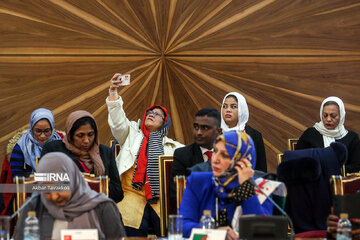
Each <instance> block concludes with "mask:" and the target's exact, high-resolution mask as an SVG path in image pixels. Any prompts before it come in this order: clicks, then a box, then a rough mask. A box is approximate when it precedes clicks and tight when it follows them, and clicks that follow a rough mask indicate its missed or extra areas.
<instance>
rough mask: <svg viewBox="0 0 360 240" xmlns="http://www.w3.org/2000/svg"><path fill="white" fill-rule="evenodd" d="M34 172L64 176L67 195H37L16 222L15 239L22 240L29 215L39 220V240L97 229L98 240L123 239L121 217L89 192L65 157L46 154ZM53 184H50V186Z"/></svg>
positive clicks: (108, 202)
mask: <svg viewBox="0 0 360 240" xmlns="http://www.w3.org/2000/svg"><path fill="white" fill-rule="evenodd" d="M37 172H40V173H62V174H63V173H66V174H67V175H68V177H69V180H70V181H69V187H70V191H66V192H41V193H40V194H38V193H34V194H36V196H33V197H32V198H31V199H30V200H29V201H31V202H30V203H29V204H28V205H27V206H25V208H24V209H23V211H21V215H20V218H19V219H18V221H17V224H16V227H15V232H14V236H13V238H14V239H23V235H24V225H25V219H26V217H27V213H28V211H35V212H36V216H37V218H38V219H39V226H40V238H41V239H61V238H60V230H61V229H97V230H98V233H99V238H102V239H105V238H106V239H108V238H121V237H125V236H126V234H125V229H124V226H123V224H122V220H121V215H120V213H119V211H118V209H117V207H116V204H115V203H114V201H112V200H111V199H109V198H108V197H106V196H105V195H104V194H103V193H97V192H95V191H93V190H91V189H90V187H89V185H88V184H87V182H86V181H85V180H84V178H83V177H82V175H81V173H80V171H79V169H78V168H77V167H76V165H75V163H74V162H73V161H72V160H71V159H70V158H69V157H68V156H67V155H66V154H64V153H60V152H54V153H48V154H46V155H44V156H43V157H42V158H41V161H40V162H39V166H38V169H37ZM49 184H52V183H49Z"/></svg>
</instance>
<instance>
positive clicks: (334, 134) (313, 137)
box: [296, 97, 360, 173]
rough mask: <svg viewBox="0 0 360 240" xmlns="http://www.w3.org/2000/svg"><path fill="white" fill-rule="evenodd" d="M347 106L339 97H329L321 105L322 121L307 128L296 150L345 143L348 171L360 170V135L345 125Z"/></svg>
mask: <svg viewBox="0 0 360 240" xmlns="http://www.w3.org/2000/svg"><path fill="white" fill-rule="evenodd" d="M344 122H345V106H344V103H343V101H342V100H341V99H340V98H338V97H328V98H326V99H325V100H324V101H323V102H322V103H321V107H320V122H317V123H315V124H314V126H313V127H311V128H308V129H306V131H305V132H304V133H303V134H302V135H301V137H300V139H299V141H298V142H297V144H296V150H298V149H306V148H326V147H328V146H330V143H332V142H335V141H336V142H340V143H343V144H345V146H346V147H347V150H348V154H349V155H348V159H347V161H346V162H345V171H346V173H353V172H359V171H360V140H359V136H358V135H357V134H356V133H355V132H353V131H351V130H347V129H346V128H345V126H344Z"/></svg>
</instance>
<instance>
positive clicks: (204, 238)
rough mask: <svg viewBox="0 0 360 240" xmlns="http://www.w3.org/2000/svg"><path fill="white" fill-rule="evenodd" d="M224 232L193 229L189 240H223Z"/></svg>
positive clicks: (224, 237)
mask: <svg viewBox="0 0 360 240" xmlns="http://www.w3.org/2000/svg"><path fill="white" fill-rule="evenodd" d="M226 232H227V231H226V230H220V229H202V228H193V229H192V231H191V235H190V238H189V240H225V239H226Z"/></svg>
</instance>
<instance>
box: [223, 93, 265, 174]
mask: <svg viewBox="0 0 360 240" xmlns="http://www.w3.org/2000/svg"><path fill="white" fill-rule="evenodd" d="M248 120H249V108H248V105H247V103H246V100H245V98H244V96H243V95H241V94H240V93H237V92H230V93H228V94H226V96H225V97H224V99H223V103H222V105H221V128H222V131H223V132H228V131H231V130H236V131H242V132H246V133H247V134H248V135H249V136H250V137H251V138H252V139H253V141H254V144H255V149H256V166H255V170H259V171H263V172H267V164H266V154H265V146H264V141H263V138H262V135H261V133H260V132H259V131H257V130H256V129H254V128H252V127H250V126H249V125H247V122H248Z"/></svg>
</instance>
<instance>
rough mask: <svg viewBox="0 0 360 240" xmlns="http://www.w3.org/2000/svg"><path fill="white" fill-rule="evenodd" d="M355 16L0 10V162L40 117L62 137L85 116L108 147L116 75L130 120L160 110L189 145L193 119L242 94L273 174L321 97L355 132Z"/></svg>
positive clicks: (265, 7) (15, 2)
mask: <svg viewBox="0 0 360 240" xmlns="http://www.w3.org/2000/svg"><path fill="white" fill-rule="evenodd" d="M359 13H360V3H359V1H358V0H347V1H344V0H312V1H305V0H292V1H283V0H233V1H232V0H224V1H220V0H212V1H209V0H131V1H130V0H121V1H118V0H87V1H75V0H32V1H21V0H2V1H0V84H1V85H0V86H1V87H0V154H1V155H0V156H3V154H4V153H5V147H6V144H7V141H8V140H9V138H10V137H12V135H13V134H14V133H15V132H16V130H17V129H18V128H21V127H24V126H26V125H27V124H28V119H29V116H30V114H31V112H32V111H33V110H34V109H36V108H39V107H45V108H48V109H51V110H52V111H53V112H54V114H55V119H56V128H58V129H63V128H64V123H65V120H66V117H67V115H68V114H69V113H70V112H72V111H74V110H78V109H84V110H87V111H89V112H91V113H93V115H94V116H95V118H96V121H97V123H98V125H99V132H100V137H101V142H102V143H104V144H107V143H108V142H109V140H110V139H111V138H112V136H111V133H110V129H109V127H108V124H107V109H106V105H105V98H106V96H107V94H108V85H109V84H108V82H109V79H110V78H111V76H112V75H113V73H115V72H121V73H131V77H132V81H131V85H130V86H129V87H125V88H123V89H122V90H121V95H122V97H123V99H124V102H125V106H124V107H125V111H126V113H127V116H128V118H129V119H131V120H137V119H138V118H140V117H141V116H142V114H143V111H144V110H145V109H146V107H147V106H149V105H151V104H153V103H158V104H162V105H164V106H166V107H168V108H169V110H170V113H171V116H172V120H173V128H172V130H171V131H170V136H171V137H173V138H175V139H176V140H178V141H180V142H183V143H185V144H189V143H191V142H192V121H193V118H194V114H195V113H196V111H197V110H198V109H199V108H202V107H214V108H217V109H219V110H220V105H221V102H222V98H223V96H224V95H225V94H226V93H227V92H229V91H238V92H240V93H241V94H243V95H244V96H245V97H246V99H247V101H248V104H249V108H250V120H249V124H250V125H251V126H253V127H254V128H256V129H257V130H259V131H260V132H261V133H262V134H263V137H264V141H265V144H266V152H267V158H268V165H269V169H270V170H271V171H275V168H276V154H277V153H280V152H282V151H284V150H285V149H286V148H287V139H288V138H293V137H299V136H300V135H301V133H302V132H303V131H304V130H305V129H306V127H309V126H312V125H313V124H314V123H315V122H316V121H318V120H319V107H320V103H321V101H322V100H323V99H324V98H325V97H327V96H330V95H335V96H339V97H340V98H342V99H343V101H344V102H345V107H346V111H347V115H346V121H345V126H346V127H347V128H349V129H352V130H355V131H356V132H360V126H359V119H360V98H359V94H358V93H359V92H360V30H359V26H360V14H359Z"/></svg>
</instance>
